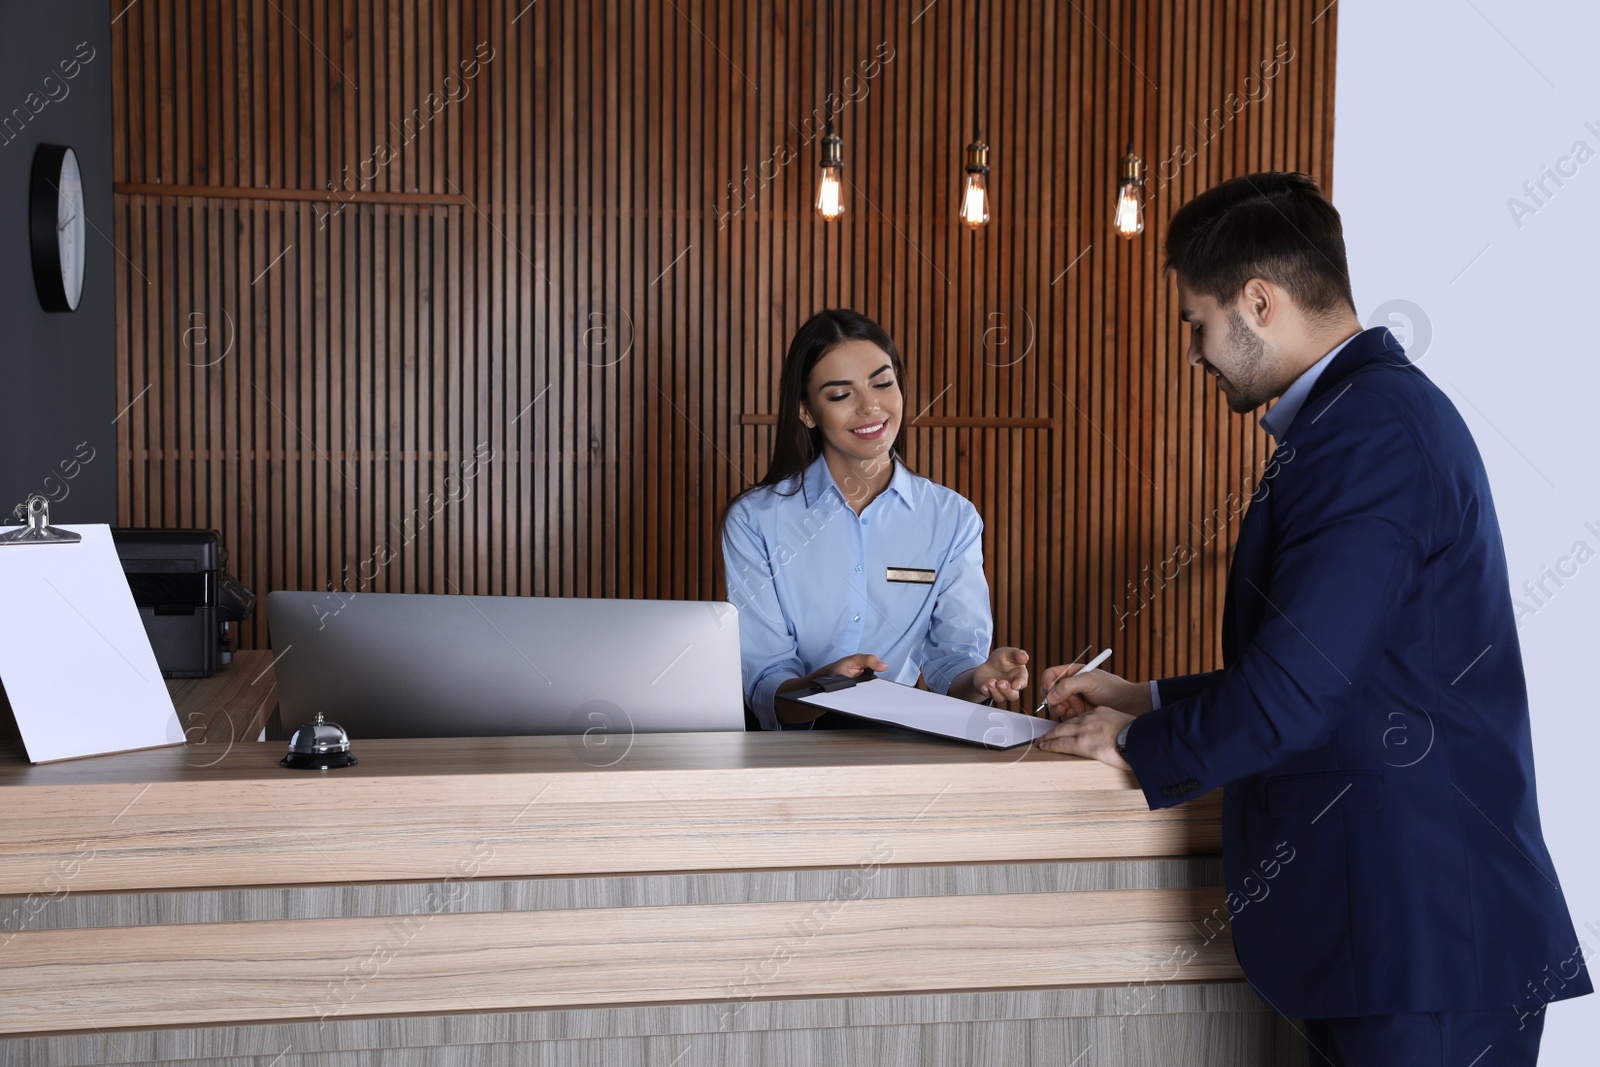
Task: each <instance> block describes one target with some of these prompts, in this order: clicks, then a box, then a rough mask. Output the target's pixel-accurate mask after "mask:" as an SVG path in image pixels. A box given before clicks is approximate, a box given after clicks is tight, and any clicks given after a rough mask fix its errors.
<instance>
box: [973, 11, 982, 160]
mask: <svg viewBox="0 0 1600 1067" xmlns="http://www.w3.org/2000/svg"><path fill="white" fill-rule="evenodd" d="M982 57H983V0H972V139H973V140H974V141H981V140H983V134H982V126H981V125H980V124H979V122H978V114H979V111H978V91H979V88H980V87H981V86H982V84H983V83H982V81H981V80H980V79H979V77H978V71H979V69H980V60H981V59H982Z"/></svg>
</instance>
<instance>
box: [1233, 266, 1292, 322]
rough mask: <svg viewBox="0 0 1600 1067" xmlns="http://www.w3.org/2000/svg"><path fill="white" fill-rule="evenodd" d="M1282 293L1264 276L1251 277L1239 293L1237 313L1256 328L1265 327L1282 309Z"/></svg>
mask: <svg viewBox="0 0 1600 1067" xmlns="http://www.w3.org/2000/svg"><path fill="white" fill-rule="evenodd" d="M1282 303H1283V294H1282V292H1281V291H1280V290H1279V289H1278V287H1277V286H1275V285H1273V284H1272V283H1271V282H1269V281H1267V280H1266V279H1265V278H1251V279H1250V280H1249V281H1247V282H1245V283H1244V290H1243V291H1242V292H1241V293H1240V294H1239V314H1241V315H1243V316H1244V321H1245V322H1247V323H1249V324H1250V325H1251V326H1252V327H1254V328H1255V329H1257V330H1262V329H1265V328H1266V327H1267V326H1270V325H1271V324H1272V320H1273V319H1274V318H1276V317H1277V316H1278V314H1279V313H1280V312H1281V311H1282V310H1283V308H1282V306H1281V305H1282Z"/></svg>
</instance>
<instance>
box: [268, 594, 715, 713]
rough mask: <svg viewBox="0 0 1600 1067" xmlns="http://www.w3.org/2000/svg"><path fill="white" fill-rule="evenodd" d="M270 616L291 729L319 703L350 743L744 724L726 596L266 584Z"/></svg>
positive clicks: (282, 697) (281, 705)
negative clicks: (295, 588) (713, 599)
mask: <svg viewBox="0 0 1600 1067" xmlns="http://www.w3.org/2000/svg"><path fill="white" fill-rule="evenodd" d="M267 618H268V620H269V623H268V625H269V627H270V629H271V637H272V650H273V654H274V663H275V665H276V666H275V673H276V676H277V682H278V704H279V708H280V716H281V720H282V727H283V728H285V729H286V730H288V731H293V730H294V729H295V727H296V726H298V725H299V724H301V723H303V722H309V721H310V720H311V719H312V717H313V716H315V715H316V714H317V713H318V712H320V713H322V715H324V716H325V717H326V718H327V719H328V720H329V721H330V722H336V723H338V724H340V725H341V726H343V727H344V728H345V729H346V730H347V731H348V732H349V734H350V737H351V739H352V740H359V739H360V738H363V737H506V736H513V735H519V734H574V735H586V736H592V737H596V738H603V737H604V736H605V735H626V736H630V737H631V736H632V735H633V734H634V733H672V732H679V731H732V730H740V731H742V730H743V729H744V697H743V691H742V688H741V684H740V674H739V621H738V613H737V612H736V611H735V610H734V608H733V607H732V605H729V604H722V603H706V602H696V601H674V600H577V599H567V598H558V597H516V596H436V595H428V594H414V593H334V592H320V593H319V592H309V593H305V592H302V593H296V592H274V593H269V594H268V595H267ZM597 731H598V733H597ZM275 732H276V731H275Z"/></svg>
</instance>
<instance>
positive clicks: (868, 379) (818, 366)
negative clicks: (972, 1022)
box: [722, 310, 1028, 730]
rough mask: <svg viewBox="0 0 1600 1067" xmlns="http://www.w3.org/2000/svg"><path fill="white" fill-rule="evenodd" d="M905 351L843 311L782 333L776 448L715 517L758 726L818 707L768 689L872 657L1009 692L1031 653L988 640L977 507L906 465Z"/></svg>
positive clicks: (942, 680) (802, 682) (903, 672)
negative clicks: (789, 337)
mask: <svg viewBox="0 0 1600 1067" xmlns="http://www.w3.org/2000/svg"><path fill="white" fill-rule="evenodd" d="M904 374H905V364H904V362H903V361H902V360H901V358H900V352H899V350H898V349H897V348H896V347H895V345H894V342H893V341H891V340H890V339H889V335H888V334H887V333H885V332H884V330H883V329H882V327H880V326H879V325H878V324H877V323H875V322H873V321H872V320H871V319H869V318H867V317H866V316H864V315H860V314H857V313H856V312H854V311H845V310H836V311H822V312H819V313H817V314H816V315H814V316H812V318H811V319H810V320H809V321H807V322H806V324H805V325H803V326H801V327H800V330H799V332H797V333H796V334H795V336H794V339H793V341H791V342H790V344H789V351H788V354H787V355H786V356H785V357H784V361H783V370H782V375H781V381H780V383H779V397H778V423H777V430H776V433H775V436H774V441H773V447H772V459H771V462H770V463H769V464H768V466H767V472H766V476H765V477H763V478H762V480H761V481H760V483H758V484H757V485H755V486H754V487H752V488H750V489H748V490H746V491H745V492H743V493H741V494H740V495H739V496H737V497H736V498H734V500H733V502H732V503H731V504H730V505H729V506H728V513H727V516H726V518H725V519H724V522H723V533H722V552H723V558H724V561H725V562H726V564H727V576H728V599H729V600H730V601H731V602H732V603H733V604H734V606H735V607H737V608H738V609H739V641H740V648H741V655H742V659H743V668H744V695H745V701H746V703H747V705H748V707H749V708H750V710H751V711H752V712H753V713H754V715H755V717H756V719H757V721H758V722H759V723H760V724H761V726H762V728H763V729H767V730H776V729H782V728H784V727H786V726H787V727H794V726H804V725H810V724H811V722H812V721H813V720H814V719H815V717H816V715H817V714H818V710H819V709H808V707H807V706H806V705H800V704H795V703H794V702H792V701H788V700H779V699H778V698H779V696H780V695H781V694H785V693H791V692H794V691H796V690H805V689H807V688H809V687H810V683H811V681H812V680H813V679H815V678H818V677H821V676H823V675H829V674H842V675H846V676H849V677H855V676H858V675H860V674H861V673H862V672H863V671H865V670H868V669H870V670H872V671H874V672H876V673H877V674H879V675H882V676H883V677H886V678H889V679H892V680H894V681H897V682H902V683H906V684H913V683H915V682H916V680H917V676H918V674H919V673H920V674H921V675H922V676H923V678H924V679H926V681H927V685H928V688H930V689H932V690H933V691H934V692H937V693H947V694H948V695H950V696H953V697H960V698H962V699H964V700H972V701H984V700H994V701H996V702H997V703H1001V704H1010V703H1013V702H1015V701H1016V700H1017V699H1018V697H1019V695H1020V693H1021V691H1022V689H1023V688H1024V687H1025V686H1026V685H1027V684H1028V669H1027V666H1026V664H1027V662H1028V656H1027V653H1025V652H1023V651H1022V650H1021V649H1016V648H997V649H994V650H993V651H991V650H990V648H989V642H990V637H991V635H992V632H993V622H992V619H991V616H990V612H989V585H988V581H987V580H986V579H985V578H984V574H983V551H982V534H983V522H982V520H981V519H979V518H978V512H977V509H976V508H974V507H973V506H972V502H971V501H969V500H967V499H966V498H965V497H963V496H962V495H961V494H959V493H957V492H955V491H954V490H951V489H947V488H945V487H944V486H942V485H936V484H934V483H933V482H931V481H929V480H928V479H927V478H924V477H922V476H920V475H918V474H915V473H913V472H912V471H911V470H910V469H908V468H907V467H906V465H905V461H904V459H903V456H904V452H903V445H904V409H905V393H904V392H903V391H902V387H901V382H902V380H903V378H904Z"/></svg>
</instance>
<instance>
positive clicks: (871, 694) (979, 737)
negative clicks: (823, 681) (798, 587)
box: [785, 678, 1056, 748]
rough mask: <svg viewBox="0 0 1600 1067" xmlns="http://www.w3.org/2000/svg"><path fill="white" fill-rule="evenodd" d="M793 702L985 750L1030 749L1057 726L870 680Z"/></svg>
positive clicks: (941, 695) (995, 709) (926, 692)
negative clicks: (1024, 747) (1028, 745)
mask: <svg viewBox="0 0 1600 1067" xmlns="http://www.w3.org/2000/svg"><path fill="white" fill-rule="evenodd" d="M787 695H788V694H785V696H787ZM794 699H796V700H799V701H802V702H804V703H806V704H812V705H815V706H817V707H821V708H827V709H828V710H829V711H838V712H843V713H844V714H846V715H854V716H855V717H856V718H858V719H867V720H869V721H871V722H877V723H882V724H884V725H885V726H898V727H900V728H901V729H905V730H915V731H917V732H918V733H925V734H933V735H934V736H935V737H948V738H950V739H951V740H953V741H965V742H966V743H968V744H970V745H982V746H984V747H985V748H1015V747H1016V746H1018V745H1026V744H1030V743H1032V742H1034V741H1037V740H1038V739H1039V738H1041V737H1043V736H1044V735H1045V734H1047V733H1049V732H1050V731H1051V730H1052V729H1053V728H1054V727H1055V725H1056V724H1055V722H1054V721H1053V720H1051V719H1041V718H1036V717H1034V716H1032V715H1023V714H1021V713H1019V712H1015V711H1006V710H1005V709H1003V708H991V707H987V706H985V705H983V704H974V703H972V702H971V701H968V700H959V699H957V698H955V697H948V696H944V695H943V694H941V693H932V692H929V691H928V690H926V689H917V688H915V687H913V686H909V685H901V684H900V683H899V682H891V681H889V680H888V679H886V678H870V679H868V680H867V681H864V682H857V683H856V684H854V685H852V686H849V687H848V688H844V689H835V690H833V691H831V692H826V693H807V694H805V695H804V696H799V697H795V698H794Z"/></svg>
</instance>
